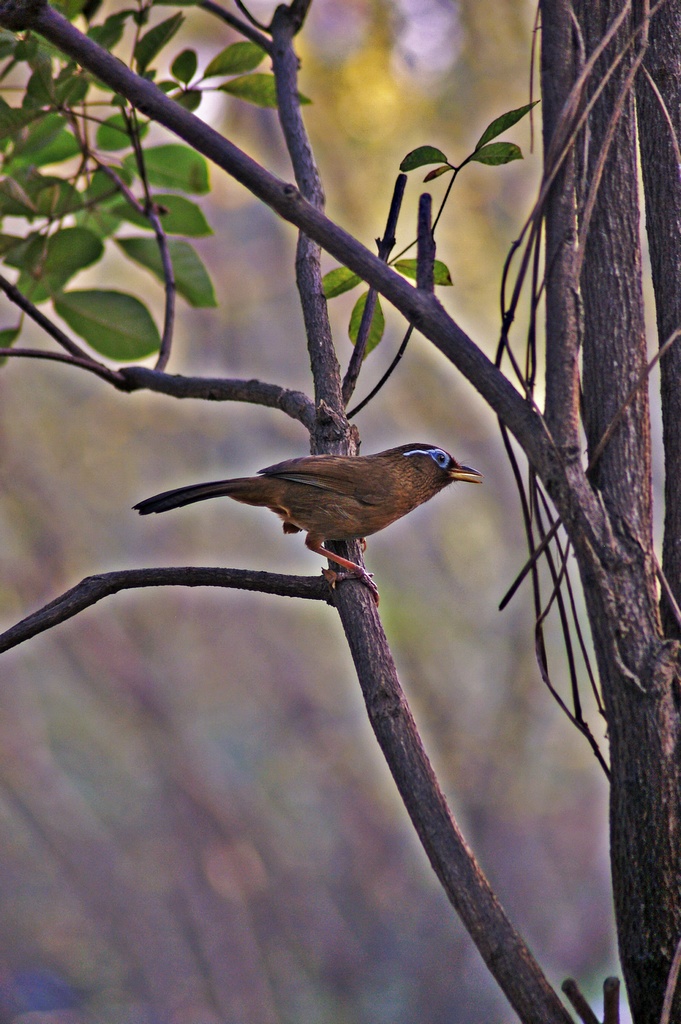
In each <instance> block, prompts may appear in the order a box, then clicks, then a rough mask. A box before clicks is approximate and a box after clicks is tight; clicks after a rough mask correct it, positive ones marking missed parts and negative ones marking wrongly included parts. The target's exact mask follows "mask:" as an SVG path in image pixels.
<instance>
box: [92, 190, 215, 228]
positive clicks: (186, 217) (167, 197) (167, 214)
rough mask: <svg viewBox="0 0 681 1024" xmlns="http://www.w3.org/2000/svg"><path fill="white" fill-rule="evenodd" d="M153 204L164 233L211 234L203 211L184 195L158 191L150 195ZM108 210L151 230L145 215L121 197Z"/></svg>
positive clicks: (131, 222)
mask: <svg viewBox="0 0 681 1024" xmlns="http://www.w3.org/2000/svg"><path fill="white" fill-rule="evenodd" d="M152 199H153V202H154V205H155V206H156V207H157V209H158V213H159V216H160V218H161V225H162V227H163V230H164V231H165V232H166V234H169V235H185V236H186V237H187V238H203V237H205V236H206V235H212V234H213V230H212V228H211V226H210V224H209V223H208V221H207V220H206V218H205V217H204V215H203V211H202V210H201V209H200V207H198V206H197V205H196V203H192V202H191V200H190V199H185V197H184V196H176V195H173V194H172V193H168V194H162V193H158V194H156V195H154V196H152ZM108 212H109V213H111V214H114V215H115V216H118V217H119V218H120V219H121V220H126V221H129V223H130V224H136V225H138V226H139V227H141V228H147V230H149V231H153V227H152V225H151V224H150V223H149V220H148V218H147V217H145V216H144V215H143V214H141V213H139V211H138V210H135V209H134V208H133V207H132V206H130V204H129V203H127V202H126V201H125V199H123V198H121V199H118V200H116V202H115V203H112V205H111V206H109V208H108Z"/></svg>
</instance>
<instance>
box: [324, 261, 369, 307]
mask: <svg viewBox="0 0 681 1024" xmlns="http://www.w3.org/2000/svg"><path fill="white" fill-rule="evenodd" d="M361 280H362V278H361V277H358V276H357V274H353V272H352V271H351V270H348V268H347V267H336V269H335V270H330V271H329V272H328V274H324V277H323V278H322V287H323V289H324V295H325V296H326V298H327V299H335V297H336V296H337V295H342V294H343V292H349V291H350V289H351V288H354V287H355V285H358V284H359V283H360V281H361Z"/></svg>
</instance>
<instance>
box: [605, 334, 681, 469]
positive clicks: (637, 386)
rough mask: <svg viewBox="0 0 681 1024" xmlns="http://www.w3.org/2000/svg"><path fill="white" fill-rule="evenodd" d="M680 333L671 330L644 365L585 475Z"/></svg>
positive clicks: (612, 420) (608, 427) (611, 422)
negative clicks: (662, 343)
mask: <svg viewBox="0 0 681 1024" xmlns="http://www.w3.org/2000/svg"><path fill="white" fill-rule="evenodd" d="M680 335H681V327H677V328H676V330H675V331H673V332H672V333H671V334H670V336H669V337H668V338H667V340H666V341H665V343H664V345H662V346H661V347H660V348H659V349H658V350H657V352H656V353H655V355H654V356H653V358H652V359H651V360H650V362H649V363H648V364H647V365H646V366H645V367H644V369H643V370H642V371H641V373H640V374H639V378H638V380H637V381H636V383H635V384H634V386H633V388H632V389H631V391H630V392H629V394H628V395H627V396H626V398H625V399H624V401H623V402H622V404H621V405H620V407H619V409H618V410H617V412H616V413H615V415H614V416H613V418H612V419H611V420H610V423H609V424H608V426H607V427H606V429H605V431H604V432H603V436H602V437H601V439H600V441H599V442H598V444H597V445H596V447H595V448H594V450H593V452H592V454H591V458H590V459H589V465H588V466H587V469H586V473H587V476H588V475H589V474H590V473H592V472H593V470H594V469H595V467H596V463H597V462H598V460H599V459H600V457H601V455H602V454H603V452H604V451H605V448H606V445H607V444H608V443H609V442H610V438H611V437H612V435H613V434H614V433H615V430H616V429H617V426H618V424H619V422H620V420H621V419H622V417H623V416H624V414H625V412H626V411H627V409H628V408H629V406H630V405H631V403H632V402H633V401H634V399H635V398H636V395H637V394H638V392H639V391H640V389H641V388H642V387H643V386H644V385H645V384H646V382H647V380H648V377H649V376H650V374H651V372H652V370H653V369H654V368H655V366H657V364H658V363H659V361H660V359H661V358H662V356H663V355H664V354H665V352H667V350H668V349H670V348H671V346H672V345H673V344H674V342H675V341H676V339H677V338H678V337H679V336H680Z"/></svg>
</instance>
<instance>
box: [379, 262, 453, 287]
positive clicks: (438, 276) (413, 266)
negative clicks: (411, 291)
mask: <svg viewBox="0 0 681 1024" xmlns="http://www.w3.org/2000/svg"><path fill="white" fill-rule="evenodd" d="M391 266H392V268H393V270H397V271H399V273H400V274H404V276H405V277H410V278H412V280H414V281H415V280H416V275H417V261H416V260H397V262H396V263H392V264H391ZM433 276H434V281H435V284H441V285H451V283H452V278H451V275H450V273H449V269H448V268H447V265H446V264H445V263H443V262H442V261H441V260H434V261H433Z"/></svg>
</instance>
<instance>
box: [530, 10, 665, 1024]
mask: <svg viewBox="0 0 681 1024" xmlns="http://www.w3.org/2000/svg"><path fill="white" fill-rule="evenodd" d="M542 13H543V29H544V32H547V29H548V30H549V37H550V36H551V33H554V34H555V33H556V32H559V31H561V30H562V32H563V34H564V35H563V38H564V45H565V49H566V51H567V52H569V51H570V50H572V52H574V51H575V49H577V50H579V49H580V48H581V50H582V52H583V58H582V64H583V66H587V67H588V62H589V60H590V58H591V57H592V56H595V57H596V59H595V61H594V64H593V68H592V69H590V71H589V73H588V76H587V79H586V89H585V94H584V96H583V97H581V98H582V100H583V104H585V105H586V104H588V103H589V102H591V101H593V106H592V107H591V109H590V110H589V112H588V119H587V121H586V125H585V127H584V129H583V130H582V132H581V133H580V135H579V136H578V137H577V139H576V140H575V143H574V145H575V153H576V156H577V174H576V176H575V179H574V182H575V189H576V193H575V205H576V208H577V211H578V218H579V248H580V252H579V259H580V261H582V267H581V278H580V282H579V283H580V288H581V295H582V299H583V351H582V416H583V423H584V429H585V431H586V437H587V446H588V452H589V456H590V459H591V462H592V464H591V465H590V467H589V470H588V478H587V480H586V481H583V486H582V491H581V497H579V498H578V501H577V509H578V514H577V516H576V518H575V520H574V521H572V522H571V521H570V518H569V513H568V518H567V521H566V527H567V528H568V532H569V534H570V537H571V540H572V542H573V544H574V547H575V551H576V555H577V559H578V564H579V568H580V573H581V577H582V582H583V586H584V591H585V598H586V604H587V610H588V615H589V621H590V625H591V630H592V635H593V641H594V647H595V651H596V657H597V662H598V667H599V674H600V680H601V685H602V689H603V698H604V704H605V709H606V717H607V723H608V736H609V740H610V752H611V770H612V783H611V785H612V788H611V802H610V836H611V862H612V877H613V892H614V901H615V913H616V921H617V934H618V941H619V950H620V959H621V962H622V967H623V971H624V975H625V978H626V982H627V988H628V993H629V1000H630V1004H631V1008H632V1015H633V1019H634V1021H636V1024H652V1022H653V1021H658V1020H659V1015H660V1011H661V1007H662V1002H663V998H664V992H665V986H666V982H667V977H668V973H669V968H670V964H671V960H672V957H673V954H674V950H675V946H676V943H677V941H678V934H679V926H680V925H681V904H680V902H679V891H678V872H679V844H680V838H681V835H680V825H681V816H680V812H681V806H680V802H679V794H680V793H681V773H680V771H679V759H678V737H679V717H678V713H677V707H676V693H675V691H676V688H677V686H678V682H677V675H678V645H677V644H675V643H669V642H668V641H665V640H664V639H663V634H662V629H661V624H660V619H659V614H658V608H657V586H656V566H655V559H654V551H653V542H652V498H651V455H650V422H649V409H648V389H647V381H646V383H645V384H644V386H643V387H641V388H640V389H639V390H638V391H636V392H635V394H634V395H633V397H632V391H633V390H634V389H635V387H636V385H637V382H638V381H640V380H641V379H642V378H643V379H644V380H645V369H646V361H647V353H646V337H645V325H644V306H643V291H642V259H641V251H640V240H639V230H640V212H639V208H638V180H637V149H636V143H637V139H636V125H635V118H634V106H633V90H632V85H633V81H634V76H635V75H636V74H638V75H639V76H640V75H641V74H642V72H641V70H640V62H641V59H642V58H643V56H644V53H645V46H646V41H647V37H646V26H645V25H642V24H641V22H640V21H639V22H638V23H637V22H636V21H635V20H634V18H633V16H632V14H631V12H629V11H627V10H626V9H625V5H624V3H623V2H621V0H609V2H605V3H598V4H593V3H591V2H587V0H584V2H583V3H580V4H578V5H576V7H575V13H576V23H573V24H569V22H568V19H566V18H565V12H564V6H563V4H562V3H561V2H560V0H557V2H555V3H553V2H547V3H544V5H543V7H542ZM623 13H624V14H625V15H626V17H624V18H623V20H622V23H621V25H620V27H619V29H618V30H617V31H616V32H614V33H612V36H611V38H610V39H609V40H607V36H608V32H609V30H610V28H611V27H612V26H613V25H614V23H615V19H616V18H617V17H618V16H619V15H622V14H623ZM604 42H605V43H606V45H605V46H604V48H603V52H602V53H601V54H600V56H597V55H596V53H595V51H596V50H597V48H598V47H599V46H600V45H601V44H603V43H604ZM675 43H676V45H678V35H677V36H676V37H675ZM553 45H554V46H555V45H556V43H555V41H554V43H553ZM578 64H579V61H577V60H575V64H574V66H575V69H577V67H578ZM606 79H607V81H606ZM575 82H577V73H575ZM584 109H586V106H585V107H584ZM545 116H548V117H554V116H555V108H552V107H551V106H550V105H547V107H546V109H545ZM553 128H555V126H553V125H552V126H550V129H553ZM545 134H546V132H545ZM549 134H550V131H549ZM677 173H678V171H677ZM564 180H565V178H564ZM568 184H569V182H568ZM654 201H655V200H654V198H653V197H652V196H651V197H650V202H651V203H654ZM567 205H568V200H567V199H566V198H563V203H562V207H560V206H554V207H553V208H552V207H550V206H549V208H548V211H547V216H548V217H549V218H552V217H555V216H559V217H561V216H562V217H563V218H565V209H566V206H567ZM568 226H569V224H568ZM562 229H563V231H565V220H563V225H562ZM560 230H561V224H560V223H559V224H552V225H551V230H550V231H549V229H548V228H547V237H549V238H550V237H555V236H559V234H560ZM676 265H677V266H678V264H676ZM666 266H667V269H668V271H669V264H666ZM549 271H550V268H549ZM672 276H673V275H672ZM556 301H557V300H554V298H553V295H552V294H551V292H550V291H549V290H547V305H548V306H549V308H548V310H547V330H549V331H551V328H552V327H553V325H554V324H555V323H556V319H555V317H556V315H557V313H559V312H560V309H559V307H558V308H557V307H556V305H555V303H556ZM563 301H565V296H563ZM677 301H678V300H677ZM658 315H659V314H658ZM676 323H677V324H678V323H679V321H678V319H677V321H676ZM552 344H555V339H553V338H552V339H550V340H548V341H547V349H550V347H551V345H552ZM556 371H557V372H561V371H560V366H559V365H556V366H554V367H551V366H550V365H548V366H547V372H556ZM677 379H678V378H677ZM560 384H561V382H560V381H558V382H557V383H556V382H554V385H555V387H556V388H558V389H559V388H560ZM550 393H551V392H550V388H549V385H548V382H547V395H549V394H550ZM565 408H566V413H567V411H568V410H569V406H566V407H565ZM615 420H616V427H615V429H614V430H612V431H611V432H609V437H608V440H607V443H606V444H605V445H604V446H601V444H600V443H601V441H602V439H603V438H604V436H605V435H606V432H608V428H609V427H610V425H611V424H612V423H613V422H614V421H615ZM676 426H677V428H678V422H677V424H676ZM552 427H553V424H552ZM565 427H566V424H565V423H562V424H561V423H560V422H559V423H558V425H557V427H554V428H553V429H561V428H562V429H563V430H564V431H565ZM570 474H571V475H572V477H573V479H574V480H575V493H577V491H578V486H577V481H578V478H579V467H578V466H575V467H573V468H572V469H571V470H570ZM556 500H557V503H558V506H559V508H561V497H560V496H559V495H558V496H557V497H556ZM563 507H564V506H563ZM589 509H590V519H591V522H592V523H598V524H599V526H600V529H599V530H596V531H594V532H593V533H591V535H589V530H588V524H587V522H586V520H584V521H582V519H581V516H582V513H583V512H586V511H587V510H589ZM585 527H587V528H585ZM676 537H677V538H678V532H677V533H676ZM680 1011H681V1003H679V1001H678V1000H677V1003H676V1004H675V1015H674V1014H673V1015H672V1017H673V1019H679V1012H680Z"/></svg>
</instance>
